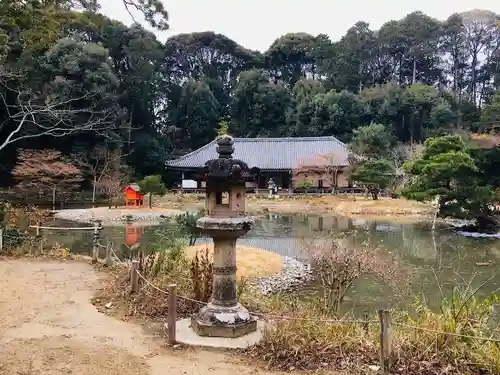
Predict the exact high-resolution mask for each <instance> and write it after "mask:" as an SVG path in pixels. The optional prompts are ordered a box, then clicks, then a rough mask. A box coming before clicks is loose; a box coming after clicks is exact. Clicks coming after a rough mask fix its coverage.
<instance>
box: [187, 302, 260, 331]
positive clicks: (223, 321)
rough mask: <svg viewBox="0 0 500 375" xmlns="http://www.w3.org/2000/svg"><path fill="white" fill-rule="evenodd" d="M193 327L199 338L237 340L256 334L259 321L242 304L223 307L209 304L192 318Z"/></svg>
mask: <svg viewBox="0 0 500 375" xmlns="http://www.w3.org/2000/svg"><path fill="white" fill-rule="evenodd" d="M191 327H192V329H193V331H194V332H196V334H197V335H199V336H205V337H226V338H236V337H241V336H244V335H247V334H249V333H252V332H255V331H256V330H257V320H256V319H255V318H254V317H252V316H251V315H250V314H249V313H248V310H247V309H245V308H244V307H243V306H241V305H240V304H237V305H236V306H233V307H223V306H216V305H214V304H212V303H209V304H208V305H207V306H205V307H204V308H203V309H201V310H200V312H198V313H197V314H195V315H193V316H192V317H191Z"/></svg>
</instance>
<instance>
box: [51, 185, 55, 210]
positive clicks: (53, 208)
mask: <svg viewBox="0 0 500 375" xmlns="http://www.w3.org/2000/svg"><path fill="white" fill-rule="evenodd" d="M55 210H56V187H55V186H54V187H53V188H52V211H55Z"/></svg>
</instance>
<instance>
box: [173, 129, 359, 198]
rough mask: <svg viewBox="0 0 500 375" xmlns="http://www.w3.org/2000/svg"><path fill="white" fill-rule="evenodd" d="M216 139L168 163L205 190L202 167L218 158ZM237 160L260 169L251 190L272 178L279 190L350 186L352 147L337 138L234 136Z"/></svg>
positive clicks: (263, 186) (262, 185)
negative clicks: (349, 167)
mask: <svg viewBox="0 0 500 375" xmlns="http://www.w3.org/2000/svg"><path fill="white" fill-rule="evenodd" d="M216 147H217V145H216V142H215V140H214V141H212V142H210V143H209V144H207V145H205V146H203V147H201V148H199V149H197V150H195V151H193V152H190V153H188V154H186V155H184V156H182V157H180V158H178V159H174V160H169V161H167V162H166V168H167V169H168V170H169V171H173V172H179V173H178V175H179V182H180V181H182V180H194V181H197V187H196V188H197V189H204V187H205V185H204V176H203V174H202V173H203V167H204V165H205V162H206V161H207V160H211V159H215V158H217V151H216ZM233 157H234V158H235V159H240V160H242V161H244V162H245V163H247V164H248V165H252V166H255V167H257V168H259V169H260V171H261V174H260V178H259V180H258V181H257V182H255V183H247V189H248V190H255V189H267V188H268V184H269V181H270V180H271V179H272V181H273V182H274V184H276V186H277V187H278V190H288V191H293V190H297V188H299V187H303V186H308V187H310V188H316V189H321V190H331V189H332V188H334V187H335V188H343V187H350V186H351V185H350V181H349V178H348V173H347V168H348V166H349V150H348V148H347V145H346V144H344V143H342V142H341V141H339V140H338V139H336V138H335V137H293V138H234V154H233Z"/></svg>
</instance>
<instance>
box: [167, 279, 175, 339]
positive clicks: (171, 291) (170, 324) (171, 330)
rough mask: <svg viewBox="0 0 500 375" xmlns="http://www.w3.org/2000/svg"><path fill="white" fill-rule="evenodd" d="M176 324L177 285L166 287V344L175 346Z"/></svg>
mask: <svg viewBox="0 0 500 375" xmlns="http://www.w3.org/2000/svg"><path fill="white" fill-rule="evenodd" d="M176 322H177V285H176V284H172V285H169V286H168V316H167V332H168V344H169V345H175V344H176V339H175V328H176V327H175V325H176Z"/></svg>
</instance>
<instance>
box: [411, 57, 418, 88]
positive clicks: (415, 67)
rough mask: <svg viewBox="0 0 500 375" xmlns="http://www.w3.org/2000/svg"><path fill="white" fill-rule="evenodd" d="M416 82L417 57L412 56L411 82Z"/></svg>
mask: <svg viewBox="0 0 500 375" xmlns="http://www.w3.org/2000/svg"><path fill="white" fill-rule="evenodd" d="M416 82H417V59H416V58H415V57H414V58H413V72H412V77H411V84H412V85H414V84H415V83H416Z"/></svg>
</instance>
